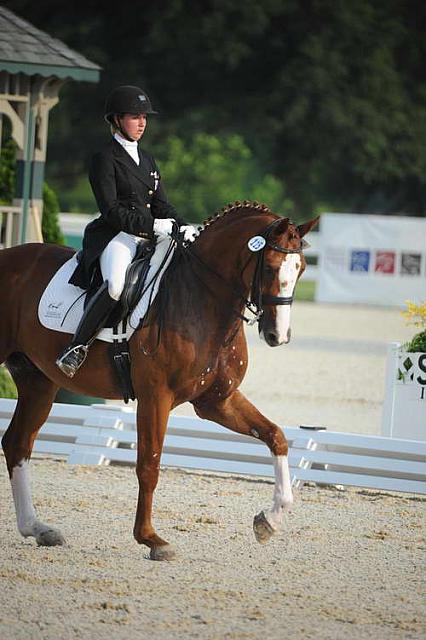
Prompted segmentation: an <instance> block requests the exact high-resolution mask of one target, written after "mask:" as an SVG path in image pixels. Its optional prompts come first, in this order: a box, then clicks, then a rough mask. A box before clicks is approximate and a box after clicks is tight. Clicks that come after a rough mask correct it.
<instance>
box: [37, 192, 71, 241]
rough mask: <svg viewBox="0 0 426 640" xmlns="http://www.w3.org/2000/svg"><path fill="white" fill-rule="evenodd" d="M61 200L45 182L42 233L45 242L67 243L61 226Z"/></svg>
mask: <svg viewBox="0 0 426 640" xmlns="http://www.w3.org/2000/svg"><path fill="white" fill-rule="evenodd" d="M58 213H59V202H58V198H57V196H56V193H55V192H54V191H53V189H51V188H50V187H49V185H48V184H47V183H46V182H45V183H44V184H43V219H42V225H41V227H42V233H43V240H44V241H45V242H51V243H52V244H65V239H64V236H63V233H62V231H61V229H60V226H59V217H58Z"/></svg>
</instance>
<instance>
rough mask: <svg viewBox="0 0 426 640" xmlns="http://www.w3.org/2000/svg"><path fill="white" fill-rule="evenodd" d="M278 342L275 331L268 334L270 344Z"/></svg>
mask: <svg viewBox="0 0 426 640" xmlns="http://www.w3.org/2000/svg"><path fill="white" fill-rule="evenodd" d="M276 341H277V334H276V333H275V332H274V331H269V332H268V342H269V343H273V342H276Z"/></svg>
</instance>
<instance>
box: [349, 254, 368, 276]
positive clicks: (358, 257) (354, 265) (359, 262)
mask: <svg viewBox="0 0 426 640" xmlns="http://www.w3.org/2000/svg"><path fill="white" fill-rule="evenodd" d="M369 266H370V252H369V251H364V250H363V251H359V250H353V251H351V267H350V269H351V271H358V272H359V271H361V272H364V273H366V272H368V268H369Z"/></svg>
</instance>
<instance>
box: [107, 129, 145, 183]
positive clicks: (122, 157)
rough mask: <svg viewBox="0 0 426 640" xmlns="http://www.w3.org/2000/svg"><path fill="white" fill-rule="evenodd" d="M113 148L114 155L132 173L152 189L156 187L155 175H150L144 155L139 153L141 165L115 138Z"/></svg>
mask: <svg viewBox="0 0 426 640" xmlns="http://www.w3.org/2000/svg"><path fill="white" fill-rule="evenodd" d="M112 150H113V153H114V157H115V159H116V160H117V161H118V162H121V163H122V164H124V165H125V166H126V168H127V169H128V170H129V171H130V173H131V174H132V175H134V176H135V177H136V178H139V180H142V182H144V183H145V184H146V185H148V187H149V188H150V189H154V177H153V176H151V175H150V171H149V170H148V169H147V167H146V166H145V165H144V161H143V156H142V155H141V154H140V153H139V158H140V162H139V166H138V165H137V164H136V162H135V161H134V160H133V158H131V157H130V155H129V154H128V153H127V151H126V150H125V149H123V147H122V146H121V144H120V143H119V142H117V140H115V138H113V144H112Z"/></svg>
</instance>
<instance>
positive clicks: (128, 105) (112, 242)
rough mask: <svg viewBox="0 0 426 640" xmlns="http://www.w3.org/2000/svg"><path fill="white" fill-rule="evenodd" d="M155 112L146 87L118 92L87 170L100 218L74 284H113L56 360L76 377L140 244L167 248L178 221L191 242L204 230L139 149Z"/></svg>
mask: <svg viewBox="0 0 426 640" xmlns="http://www.w3.org/2000/svg"><path fill="white" fill-rule="evenodd" d="M155 113H157V112H156V111H154V110H153V109H152V106H151V102H150V99H149V98H148V96H147V94H146V93H145V91H143V90H142V89H140V88H139V87H135V86H131V85H123V86H119V87H117V88H116V89H114V91H112V93H111V94H110V95H109V96H108V98H107V100H106V103H105V120H106V121H107V122H108V123H109V125H110V127H111V133H112V138H111V140H110V141H109V143H108V144H107V146H106V147H105V148H104V149H102V150H101V151H99V152H98V153H96V154H95V155H94V156H93V158H92V161H91V166H90V171H89V180H90V184H91V187H92V190H93V193H94V196H95V198H96V202H97V205H98V207H99V211H100V214H101V215H100V216H99V217H98V218H96V219H95V220H93V221H92V222H91V223H89V224H88V225H87V227H86V229H85V232H84V237H83V251H82V253H81V259H80V260H79V262H78V265H77V267H76V269H75V271H74V273H73V274H72V276H71V278H70V280H69V282H70V283H71V284H73V285H76V286H78V287H81V288H83V289H86V290H87V289H92V288H95V287H99V285H101V284H102V281H105V282H107V283H108V286H107V287H106V286H104V287H101V288H98V290H97V292H96V293H95V294H94V296H93V297H92V298H91V300H90V302H89V303H88V304H87V306H86V309H85V311H84V314H83V317H82V319H81V321H80V324H79V326H78V327H77V331H76V333H75V334H74V337H73V339H72V342H71V344H70V345H69V346H68V347H67V349H65V351H64V352H63V353H62V355H61V356H60V357H59V358H58V359H57V360H56V364H57V365H58V367H59V368H60V369H61V371H62V372H63V373H65V375H67V376H68V377H70V378H72V377H73V376H74V374H75V373H76V371H77V370H78V368H79V367H80V366H81V365H82V364H83V362H84V360H85V359H86V356H87V352H88V347H89V344H90V343H91V342H92V340H93V339H94V338H95V336H96V335H97V333H98V332H99V331H100V330H101V329H102V327H103V326H104V325H105V322H106V320H107V319H108V316H109V314H110V313H111V311H112V309H113V308H114V306H115V305H116V304H117V302H118V301H119V299H120V296H121V293H122V291H123V288H124V282H125V275H126V269H127V267H128V266H129V264H130V263H131V261H132V259H133V258H134V256H135V253H136V248H137V245H138V243H140V242H143V241H146V240H148V239H152V238H153V237H154V236H155V237H156V240H157V243H156V251H155V254H154V256H156V255H157V252H160V251H161V246H162V251H163V253H165V252H166V250H167V248H168V246H169V243H170V241H171V235H172V232H173V229H174V226H175V225H176V223H177V224H178V225H179V230H180V231H181V232H182V233H183V234H184V239H185V240H187V241H188V240H189V241H192V240H194V239H195V237H196V236H197V235H198V231H197V229H196V228H195V227H193V226H191V225H187V224H186V223H185V222H184V221H183V220H182V219H181V218H179V217H178V215H177V213H176V210H175V208H174V207H173V206H172V205H171V204H170V202H169V201H168V200H167V197H166V194H165V191H164V188H163V185H162V181H161V176H160V173H159V171H158V167H157V165H156V163H155V160H154V158H153V157H152V156H151V155H149V154H148V153H146V152H145V151H143V150H142V149H140V148H139V146H138V141H139V140H140V139H141V137H142V136H143V134H144V132H145V128H146V124H147V115H150V114H155Z"/></svg>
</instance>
